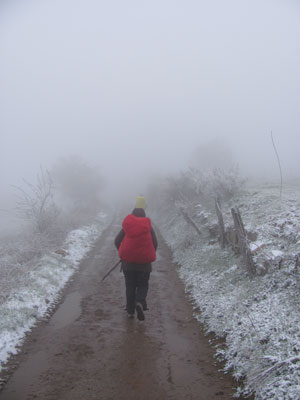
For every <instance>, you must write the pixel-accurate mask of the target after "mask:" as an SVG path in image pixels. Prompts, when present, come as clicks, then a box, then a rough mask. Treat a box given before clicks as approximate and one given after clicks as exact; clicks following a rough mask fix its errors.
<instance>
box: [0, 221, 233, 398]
mask: <svg viewBox="0 0 300 400" xmlns="http://www.w3.org/2000/svg"><path fill="white" fill-rule="evenodd" d="M119 229H120V225H119V224H118V225H116V224H112V225H111V226H110V227H109V228H108V229H106V231H105V232H103V234H102V235H101V237H100V238H99V240H98V241H97V243H96V245H95V247H94V249H93V250H92V251H91V252H90V253H89V255H88V256H87V257H86V258H85V259H84V260H83V262H82V264H81V266H80V269H79V271H78V272H77V273H76V274H75V276H74V277H73V279H72V281H71V282H70V283H69V284H68V286H67V287H66V288H65V290H64V294H63V297H62V301H61V304H60V305H59V306H58V307H57V308H56V310H55V312H54V313H53V315H52V317H51V318H49V319H48V320H45V321H42V322H41V323H39V324H38V326H37V327H35V328H34V329H33V331H32V332H31V334H30V335H29V336H28V338H27V339H26V341H25V343H24V345H23V347H22V351H21V352H20V354H19V355H18V356H16V357H14V358H12V359H11V361H10V362H9V369H8V375H10V378H9V380H8V382H7V384H6V385H5V386H4V389H3V390H2V391H1V392H0V400H32V399H38V400H77V399H78V400H79V399H80V400H83V399H89V400H90V399H104V400H116V399H117V400H125V399H126V400H141V399H143V400H148V399H149V400H150V399H151V400H164V399H174V400H177V399H178V400H184V399H189V400H194V399H195V400H196V399H197V400H213V399H218V400H225V399H232V393H233V387H234V382H233V380H232V379H231V378H230V377H228V376H225V375H223V374H222V372H220V371H219V369H220V368H221V366H220V364H216V362H215V359H214V358H213V354H214V349H213V347H212V346H210V344H209V339H208V337H207V336H204V334H203V332H202V330H201V326H200V325H199V324H198V323H197V322H196V321H195V319H193V317H192V307H191V304H190V303H189V302H188V300H187V298H186V296H185V294H184V289H183V285H182V283H181V282H180V280H179V279H178V277H177V273H176V270H175V269H176V266H175V265H174V264H172V259H171V253H170V251H169V249H168V248H167V246H166V245H165V244H164V243H163V241H162V239H161V238H160V237H159V251H158V260H157V261H156V262H155V263H154V264H153V272H152V273H151V277H150V289H149V294H148V306H149V311H146V312H145V315H146V320H145V321H144V322H140V321H138V320H137V319H136V318H134V319H129V318H128V317H127V314H126V312H125V310H124V306H125V285H124V278H123V274H122V273H120V272H119V270H116V271H114V272H113V273H112V274H111V275H110V276H109V277H108V278H107V279H106V280H105V281H104V282H102V281H101V280H102V276H103V275H104V274H105V272H106V271H108V270H109V268H110V267H111V266H112V265H114V263H115V262H116V260H117V259H118V258H117V251H116V249H115V248H114V246H113V240H114V237H115V235H116V234H117V233H118V231H119Z"/></svg>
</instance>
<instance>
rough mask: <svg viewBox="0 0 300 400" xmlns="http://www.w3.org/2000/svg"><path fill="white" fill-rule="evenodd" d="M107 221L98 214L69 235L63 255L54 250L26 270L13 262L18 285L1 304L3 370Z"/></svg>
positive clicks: (0, 339) (45, 313)
mask: <svg viewBox="0 0 300 400" xmlns="http://www.w3.org/2000/svg"><path fill="white" fill-rule="evenodd" d="M108 223H109V219H108V217H107V216H106V215H105V214H104V213H101V214H99V215H98V217H97V220H96V222H95V223H94V224H93V225H90V226H84V227H82V228H80V229H75V230H73V231H71V232H70V233H69V234H68V236H67V238H66V240H65V242H64V244H63V246H62V253H63V255H60V254H57V253H55V252H54V251H53V252H50V253H48V254H46V255H44V256H42V257H41V258H39V259H34V263H32V264H31V265H30V267H29V266H27V267H26V268H25V273H24V270H23V268H22V265H21V264H19V265H17V266H14V265H11V267H12V268H13V271H14V277H15V282H16V285H15V287H10V292H9V293H8V292H7V293H6V296H5V298H3V299H2V300H3V302H2V304H1V305H0V361H1V365H0V370H1V368H2V367H3V364H4V363H5V362H6V361H7V359H8V357H9V355H10V354H16V353H17V351H18V347H19V346H20V344H21V343H22V340H23V339H24V336H25V334H26V333H27V332H28V331H29V330H30V329H31V328H32V327H33V326H34V325H35V323H36V322H37V320H39V319H41V318H42V317H44V316H46V315H47V312H49V311H50V310H51V307H53V305H54V304H55V302H57V301H58V299H59V293H60V291H61V289H62V288H63V287H64V286H65V284H66V283H67V282H68V280H69V279H70V277H71V276H72V274H73V273H74V272H75V271H76V269H77V268H78V266H79V263H80V261H81V260H82V258H83V257H84V256H85V254H86V253H87V252H88V251H89V250H90V249H91V247H92V245H93V243H94V242H95V240H96V239H97V238H98V237H99V235H100V234H101V232H102V231H103V230H104V228H105V227H106V226H107V225H108ZM4 258H5V257H4ZM10 260H11V259H10ZM7 261H8V259H7V258H6V261H5V259H4V260H3V258H1V268H0V275H1V274H2V272H3V268H4V272H5V270H6V268H8V267H9V266H8V265H5V263H6V262H7ZM31 261H32V262H33V260H31ZM2 267H3V268H2ZM5 267H6V268H5ZM2 277H3V275H2ZM19 277H21V278H20V279H19ZM1 284H2V285H3V284H4V285H5V282H4V283H3V280H2V283H1Z"/></svg>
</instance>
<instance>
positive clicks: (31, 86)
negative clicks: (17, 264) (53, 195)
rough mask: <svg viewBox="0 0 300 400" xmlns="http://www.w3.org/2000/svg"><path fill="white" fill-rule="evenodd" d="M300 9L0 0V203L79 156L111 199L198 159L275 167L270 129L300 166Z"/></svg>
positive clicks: (288, 159) (287, 162)
mask: <svg viewBox="0 0 300 400" xmlns="http://www.w3.org/2000/svg"><path fill="white" fill-rule="evenodd" d="M299 16H300V3H299V2H298V1H296V0H288V1H279V0H264V1H261V0H260V1H258V0H251V1H241V0H228V1H226V2H224V1H221V0H211V1H209V2H207V1H200V0H197V1H196V0H195V1H193V0H188V1H175V0H165V1H157V0H152V1H151V2H149V1H141V0H139V1H135V0H132V1H126V2H123V1H120V0H113V1H110V2H104V1H96V0H84V1H83V0H51V1H50V0H43V1H40V0H26V1H25V0H23V1H21V0H10V1H8V0H1V3H0V54H1V56H0V57H1V63H0V138H1V144H0V157H1V165H0V167H1V168H0V182H1V184H0V190H1V201H0V208H2V209H6V208H8V207H9V206H10V205H11V204H12V198H13V195H12V192H13V191H12V188H11V185H17V186H22V185H23V181H22V179H23V178H25V179H26V180H28V181H30V182H32V181H34V180H35V179H36V175H37V172H38V171H39V169H40V166H41V165H42V166H43V168H45V169H49V170H51V169H52V168H53V166H54V165H56V164H57V163H58V162H60V161H59V160H61V159H62V158H63V159H68V158H69V157H73V156H76V157H79V158H80V159H82V160H84V162H86V163H87V164H88V165H89V166H91V167H93V168H94V167H95V168H97V171H98V172H99V175H101V176H102V177H103V179H104V180H105V182H106V183H105V193H104V196H106V199H107V200H106V201H114V200H115V199H116V198H117V199H118V200H120V199H122V198H123V197H126V196H127V197H126V198H132V199H134V198H135V196H136V195H137V194H140V193H142V192H143V191H144V190H145V185H146V183H147V181H148V180H150V181H151V180H153V179H155V177H156V176H161V175H164V174H170V173H173V172H176V171H179V170H181V169H184V168H187V167H188V166H189V165H192V164H194V165H195V164H196V165H198V166H200V167H201V168H205V167H208V168H214V167H222V168H223V167H228V166H230V165H239V168H240V171H241V173H243V174H245V175H246V176H261V177H265V178H270V179H274V178H276V179H279V178H278V166H277V161H276V157H275V154H274V150H273V148H272V142H271V138H270V133H271V131H272V132H273V135H274V139H275V142H276V145H277V149H278V152H279V155H280V159H281V163H282V169H283V174H284V178H285V179H286V178H287V177H288V176H299V171H300V168H299V167H300V159H299V142H300V137H299V131H300V130H299V128H300V113H299V104H300V75H299V71H300V41H299V38H300V24H299ZM103 190H104V186H103ZM111 199H114V200H111ZM133 201H134V200H133ZM3 215H4V214H3ZM3 218H4V217H3Z"/></svg>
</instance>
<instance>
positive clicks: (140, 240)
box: [119, 214, 156, 264]
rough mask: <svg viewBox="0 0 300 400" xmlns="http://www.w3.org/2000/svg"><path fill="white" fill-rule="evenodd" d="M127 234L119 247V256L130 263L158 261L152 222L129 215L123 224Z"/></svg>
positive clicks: (145, 218)
mask: <svg viewBox="0 0 300 400" xmlns="http://www.w3.org/2000/svg"><path fill="white" fill-rule="evenodd" d="M122 228H123V230H124V232H125V236H124V239H123V240H122V243H121V245H120V247H119V256H120V258H121V259H122V260H124V261H126V262H128V263H136V264H147V263H150V262H152V261H155V259H156V253H155V249H154V245H153V241H152V236H151V228H152V227H151V220H150V218H147V217H136V216H135V215H133V214H129V215H127V217H126V218H125V219H124V221H123V223H122Z"/></svg>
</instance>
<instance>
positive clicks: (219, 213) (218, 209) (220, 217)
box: [215, 199, 226, 249]
mask: <svg viewBox="0 0 300 400" xmlns="http://www.w3.org/2000/svg"><path fill="white" fill-rule="evenodd" d="M215 207H216V213H217V217H218V225H219V233H220V237H219V240H220V245H221V248H222V249H224V247H225V243H226V237H225V227H224V220H223V214H222V211H221V207H220V204H219V203H218V200H217V199H215Z"/></svg>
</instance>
